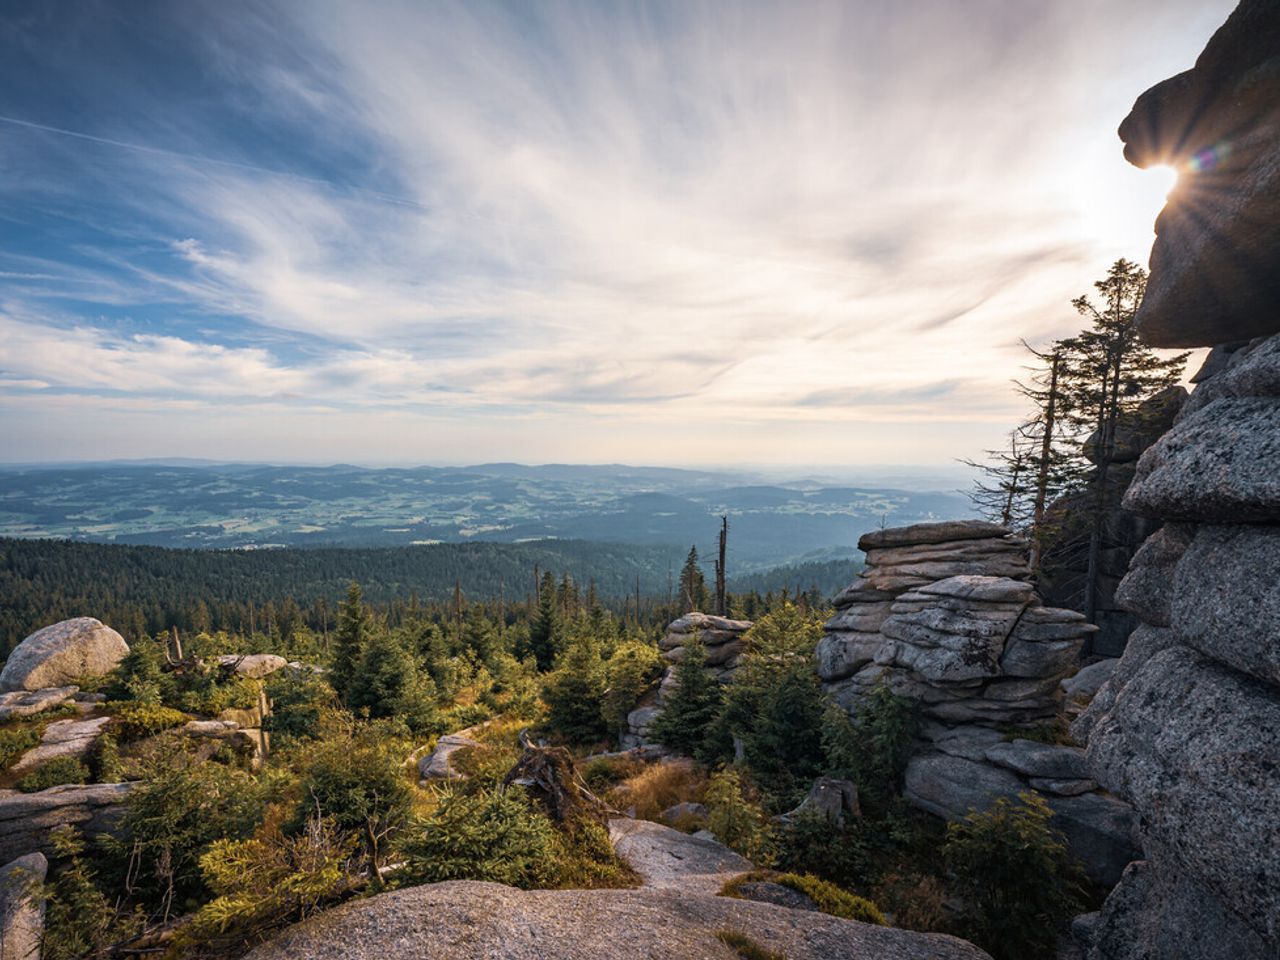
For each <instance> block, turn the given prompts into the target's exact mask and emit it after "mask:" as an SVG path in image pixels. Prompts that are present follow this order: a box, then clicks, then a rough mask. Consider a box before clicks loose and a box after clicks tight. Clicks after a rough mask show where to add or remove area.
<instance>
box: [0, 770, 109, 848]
mask: <svg viewBox="0 0 1280 960" xmlns="http://www.w3.org/2000/svg"><path fill="white" fill-rule="evenodd" d="M130 787H131V784H128V783H94V784H89V785H87V786H74V785H67V786H61V787H50V788H49V789H48V790H41V791H40V792H39V793H19V792H18V791H16V790H0V860H11V859H13V858H14V857H19V856H22V855H23V854H25V853H30V852H31V851H33V850H38V851H40V852H42V853H44V854H46V855H51V854H52V853H53V845H52V844H51V843H50V842H49V834H50V832H52V830H53V829H54V828H55V827H60V826H63V825H64V824H70V825H72V826H76V827H79V828H80V831H81V832H82V833H83V834H84V835H85V836H88V837H92V836H94V835H96V834H99V833H110V832H111V831H112V830H113V829H114V828H115V825H116V821H117V820H118V819H119V818H120V816H121V815H122V814H123V813H124V806H123V804H124V800H125V797H126V796H127V795H128V793H129V789H130Z"/></svg>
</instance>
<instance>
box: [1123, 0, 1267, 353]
mask: <svg viewBox="0 0 1280 960" xmlns="http://www.w3.org/2000/svg"><path fill="white" fill-rule="evenodd" d="M1120 137H1121V139H1123V140H1124V141H1125V157H1126V158H1127V159H1128V160H1129V161H1130V162H1132V163H1135V164H1137V165H1138V166H1143V167H1145V166H1150V165H1152V164H1169V165H1172V166H1175V167H1177V169H1178V171H1179V182H1178V186H1177V188H1176V189H1175V190H1174V191H1173V193H1172V194H1170V196H1169V202H1168V205H1167V206H1166V207H1165V209H1164V211H1163V212H1162V213H1161V214H1160V217H1159V218H1158V219H1157V221H1156V242H1155V246H1154V247H1153V249H1152V251H1151V278H1150V281H1149V283H1148V285H1147V293H1146V297H1145V298H1144V300H1143V302H1142V307H1141V309H1140V310H1139V311H1138V317H1137V322H1138V327H1139V330H1140V332H1141V334H1142V337H1143V339H1144V340H1146V341H1147V342H1148V343H1150V344H1152V345H1153V346H1157V347H1194V346H1212V345H1214V344H1218V343H1224V342H1227V341H1232V340H1248V339H1250V338H1252V337H1258V336H1263V335H1267V334H1271V333H1275V332H1276V330H1277V325H1278V323H1280V270H1277V269H1276V265H1277V264H1278V263H1280V5H1277V4H1276V3H1275V2H1274V0H1243V2H1242V3H1241V4H1240V5H1239V7H1237V8H1236V10H1235V12H1234V13H1233V14H1232V15H1231V17H1230V18H1229V19H1228V20H1227V22H1226V23H1225V24H1224V25H1223V26H1222V28H1221V29H1220V30H1219V31H1218V32H1217V33H1216V34H1214V36H1213V38H1212V39H1211V40H1210V41H1209V44H1208V46H1206V47H1205V50H1204V52H1203V53H1202V54H1201V55H1200V57H1199V59H1198V60H1196V64H1195V67H1194V68H1192V69H1191V70H1188V71H1187V72H1185V73H1181V74H1179V75H1178V76H1176V77H1173V78H1171V79H1169V80H1165V81H1164V82H1163V83H1160V84H1157V85H1156V86H1155V87H1153V88H1151V89H1150V90H1148V91H1147V92H1146V93H1144V94H1143V95H1142V96H1141V97H1139V98H1138V101H1137V103H1135V104H1134V107H1133V111H1132V112H1131V113H1130V114H1129V116H1128V117H1126V118H1125V120H1124V122H1123V123H1122V124H1121V125H1120Z"/></svg>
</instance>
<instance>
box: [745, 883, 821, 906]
mask: <svg viewBox="0 0 1280 960" xmlns="http://www.w3.org/2000/svg"><path fill="white" fill-rule="evenodd" d="M733 895H734V896H735V897H737V898H739V899H740V900H754V901H755V902H756V903H772V904H776V905H777V906H779V907H786V908H787V909H789V910H817V909H818V905H817V904H816V903H814V902H813V901H812V900H811V899H810V898H809V897H808V895H806V894H804V893H801V892H800V891H799V890H796V889H794V888H793V887H787V886H784V885H783V884H781V883H772V882H771V881H769V880H749V881H747V882H746V883H740V884H738V885H737V887H736V888H735V889H734V894H733Z"/></svg>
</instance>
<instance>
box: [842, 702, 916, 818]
mask: <svg viewBox="0 0 1280 960" xmlns="http://www.w3.org/2000/svg"><path fill="white" fill-rule="evenodd" d="M919 729H920V711H919V704H917V703H916V702H915V701H914V700H910V699H908V698H906V697H898V696H895V695H894V694H893V692H892V691H891V690H890V689H889V687H888V686H887V685H886V684H884V683H880V684H878V685H877V686H876V687H874V688H873V689H872V690H871V692H870V693H869V694H868V695H867V697H866V698H865V700H864V702H863V703H862V705H861V706H860V707H859V709H858V711H857V716H856V719H855V720H850V719H849V716H848V715H847V714H846V713H845V712H844V711H843V710H842V709H840V708H839V707H837V706H835V705H832V706H831V707H830V708H829V709H828V711H827V715H826V718H825V719H824V721H823V732H822V746H823V749H824V751H825V752H826V755H827V763H828V765H829V767H830V769H832V770H833V771H837V772H839V773H840V774H841V775H843V776H846V777H848V778H850V779H851V780H853V781H854V782H855V783H856V784H857V785H858V799H859V800H860V801H861V802H862V803H863V805H864V806H866V807H868V808H870V809H871V811H872V812H878V813H883V812H884V810H885V809H886V808H887V807H888V806H889V804H890V802H891V801H892V799H893V797H894V796H895V795H896V794H897V792H898V788H899V785H900V784H901V782H902V774H903V773H904V771H905V770H906V768H907V761H908V760H909V759H910V758H911V750H912V747H913V745H914V742H915V737H916V733H917V732H918V731H919Z"/></svg>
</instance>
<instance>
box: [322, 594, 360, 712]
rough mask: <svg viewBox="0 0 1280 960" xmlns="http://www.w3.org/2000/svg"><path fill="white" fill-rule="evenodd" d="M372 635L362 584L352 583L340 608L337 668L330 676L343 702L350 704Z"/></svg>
mask: <svg viewBox="0 0 1280 960" xmlns="http://www.w3.org/2000/svg"><path fill="white" fill-rule="evenodd" d="M368 633H369V611H368V610H366V609H365V606H364V598H363V595H362V594H361V592H360V584H358V583H352V584H351V585H350V586H349V587H347V598H346V599H345V600H344V601H343V602H342V606H341V607H340V608H339V609H338V630H337V633H335V634H334V641H335V642H334V651H333V665H332V669H331V670H330V673H329V683H330V685H331V686H332V687H333V689H334V690H335V691H336V692H337V694H338V696H339V697H341V698H342V701H343V703H346V702H347V695H348V693H349V692H350V690H351V682H352V679H353V678H354V677H355V675H356V670H357V669H358V668H359V666H360V657H361V655H362V654H363V653H364V644H365V641H366V640H367V639H368Z"/></svg>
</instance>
